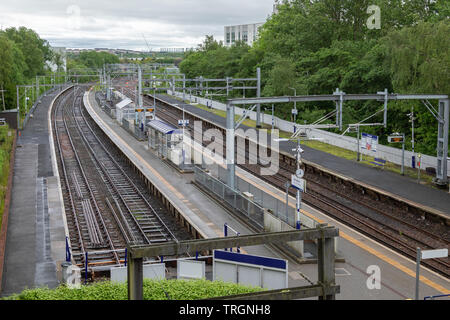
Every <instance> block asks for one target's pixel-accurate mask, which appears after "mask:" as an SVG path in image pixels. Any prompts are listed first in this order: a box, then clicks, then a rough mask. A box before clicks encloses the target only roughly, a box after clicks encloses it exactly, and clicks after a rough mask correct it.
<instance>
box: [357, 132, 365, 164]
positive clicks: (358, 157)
mask: <svg viewBox="0 0 450 320" xmlns="http://www.w3.org/2000/svg"><path fill="white" fill-rule="evenodd" d="M356 128H357V129H356V144H357V150H356V161H359V159H360V156H359V126H356ZM366 159H367V158H366Z"/></svg>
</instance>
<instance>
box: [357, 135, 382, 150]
mask: <svg viewBox="0 0 450 320" xmlns="http://www.w3.org/2000/svg"><path fill="white" fill-rule="evenodd" d="M361 140H362V146H361V148H363V149H367V150H369V151H373V152H377V147H378V136H374V135H371V134H368V133H364V132H363V133H362V139H361Z"/></svg>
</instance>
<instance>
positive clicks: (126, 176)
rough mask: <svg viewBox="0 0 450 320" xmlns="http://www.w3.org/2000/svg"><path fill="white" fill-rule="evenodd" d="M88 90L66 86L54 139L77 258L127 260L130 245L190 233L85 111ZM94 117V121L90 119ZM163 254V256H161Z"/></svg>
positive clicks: (96, 263) (95, 262)
mask: <svg viewBox="0 0 450 320" xmlns="http://www.w3.org/2000/svg"><path fill="white" fill-rule="evenodd" d="M83 94H84V90H80V89H79V88H78V87H73V89H69V90H67V91H66V92H65V93H63V94H61V95H60V96H59V97H58V98H57V99H56V101H55V104H54V110H53V112H52V123H53V138H54V141H55V146H56V149H57V152H56V153H57V163H58V170H59V171H60V177H61V187H62V190H63V200H64V207H65V212H66V217H67V225H68V229H69V235H70V244H71V251H72V257H73V263H74V264H76V265H78V266H80V267H83V268H84V267H85V266H86V264H87V266H88V267H89V268H91V269H95V268H99V269H103V270H104V269H108V268H109V267H111V266H118V265H123V264H124V262H125V250H124V249H125V248H126V246H127V244H146V245H148V244H154V243H161V242H167V241H177V236H179V235H181V237H183V238H186V237H187V236H186V234H183V233H182V232H180V231H179V230H180V228H178V227H176V226H175V227H174V229H176V230H177V234H175V232H173V231H172V227H173V226H172V225H168V222H167V221H170V222H173V221H171V220H170V219H167V218H166V217H164V215H168V214H167V212H165V210H164V208H163V206H162V205H160V204H158V201H157V200H155V199H152V197H150V196H149V195H148V194H146V190H145V187H143V186H142V185H141V184H140V182H139V179H136V177H135V176H133V174H132V173H130V171H132V170H131V169H130V168H127V167H126V162H125V161H122V160H120V155H118V154H117V153H115V154H114V150H115V149H114V147H113V146H112V143H111V142H108V141H107V139H106V138H105V137H104V136H101V134H99V132H98V129H96V128H95V127H94V126H93V124H92V122H91V121H92V120H90V119H89V118H88V117H87V115H86V114H85V112H84V110H83V106H82V103H83V100H82V95H83ZM90 122H91V123H90ZM156 258H159V257H156Z"/></svg>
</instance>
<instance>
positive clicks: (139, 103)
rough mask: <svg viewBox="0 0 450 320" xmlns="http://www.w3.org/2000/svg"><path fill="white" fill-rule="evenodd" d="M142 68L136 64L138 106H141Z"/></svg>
mask: <svg viewBox="0 0 450 320" xmlns="http://www.w3.org/2000/svg"><path fill="white" fill-rule="evenodd" d="M142 105H143V103H142V69H141V66H139V65H138V106H139V108H142Z"/></svg>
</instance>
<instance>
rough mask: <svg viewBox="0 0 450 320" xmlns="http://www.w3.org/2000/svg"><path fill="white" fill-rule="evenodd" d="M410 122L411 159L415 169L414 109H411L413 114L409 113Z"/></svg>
mask: <svg viewBox="0 0 450 320" xmlns="http://www.w3.org/2000/svg"><path fill="white" fill-rule="evenodd" d="M408 116H409V122H411V136H412V137H411V146H412V159H411V162H412V163H411V167H412V168H413V169H415V168H416V156H415V154H414V120H415V119H416V118H414V107H411V113H408Z"/></svg>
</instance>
